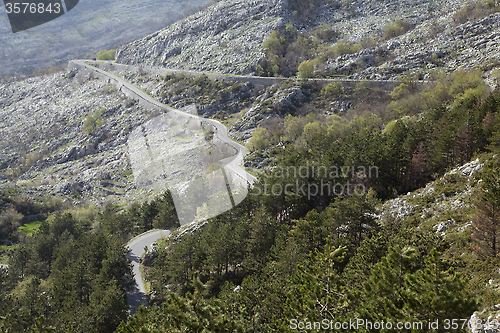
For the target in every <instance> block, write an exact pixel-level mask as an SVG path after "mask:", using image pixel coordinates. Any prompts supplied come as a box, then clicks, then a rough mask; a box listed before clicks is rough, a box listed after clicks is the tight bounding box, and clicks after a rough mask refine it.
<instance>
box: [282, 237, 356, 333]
mask: <svg viewBox="0 0 500 333" xmlns="http://www.w3.org/2000/svg"><path fill="white" fill-rule="evenodd" d="M330 243H331V241H330V240H328V244H327V245H325V250H324V251H323V252H320V251H318V250H317V249H316V250H315V251H314V253H313V252H311V253H310V255H309V260H308V261H307V262H306V264H304V265H298V266H297V273H296V274H295V275H294V277H293V280H294V282H295V283H294V285H295V288H294V289H293V290H292V291H291V292H290V293H289V295H288V296H287V302H286V305H285V314H286V317H287V318H296V319H298V320H301V319H304V320H308V321H309V320H314V321H321V320H324V319H328V320H335V319H338V318H340V315H341V314H342V313H343V311H344V310H345V307H346V302H347V297H346V295H345V294H344V292H343V291H342V290H341V285H340V279H339V271H338V270H339V267H342V262H343V261H344V257H345V254H346V248H345V247H338V248H334V247H333V246H332V245H330ZM285 326H286V325H285ZM283 328H284V327H283Z"/></svg>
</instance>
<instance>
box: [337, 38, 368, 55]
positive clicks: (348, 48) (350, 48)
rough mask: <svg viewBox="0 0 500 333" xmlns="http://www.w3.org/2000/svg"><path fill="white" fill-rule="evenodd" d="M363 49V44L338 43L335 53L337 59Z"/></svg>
mask: <svg viewBox="0 0 500 333" xmlns="http://www.w3.org/2000/svg"><path fill="white" fill-rule="evenodd" d="M362 49H363V48H362V46H361V44H354V43H351V42H338V43H337V44H335V45H334V46H333V53H334V54H335V56H336V57H340V56H341V55H344V54H352V53H356V52H358V51H361V50H362Z"/></svg>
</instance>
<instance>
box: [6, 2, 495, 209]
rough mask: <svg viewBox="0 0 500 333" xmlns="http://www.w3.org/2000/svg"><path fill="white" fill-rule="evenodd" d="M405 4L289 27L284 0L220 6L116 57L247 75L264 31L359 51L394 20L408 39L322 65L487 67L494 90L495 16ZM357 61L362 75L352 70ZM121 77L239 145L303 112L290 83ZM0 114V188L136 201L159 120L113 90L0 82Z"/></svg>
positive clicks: (331, 10) (314, 14)
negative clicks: (141, 135)
mask: <svg viewBox="0 0 500 333" xmlns="http://www.w3.org/2000/svg"><path fill="white" fill-rule="evenodd" d="M411 4H412V5H411V6H410V2H407V3H400V2H396V1H380V2H377V3H371V2H362V1H357V2H349V3H346V2H345V3H335V2H325V3H324V4H323V5H322V6H320V7H318V8H315V9H314V10H311V11H310V12H309V13H308V14H307V16H304V17H301V18H297V17H296V15H295V14H294V12H295V11H294V7H293V6H292V5H291V4H290V3H289V2H288V1H285V0H274V1H260V0H256V1H249V0H245V1H243V0H242V1H230V0H224V1H219V2H217V3H215V4H214V5H212V6H211V7H209V8H208V9H207V10H205V11H201V12H198V13H196V14H194V15H192V16H190V17H188V18H186V19H183V20H181V21H179V22H177V23H175V24H173V25H171V26H170V27H168V28H166V29H164V30H161V31H158V32H156V33H154V34H152V35H149V36H147V37H144V38H143V39H140V40H137V41H135V42H132V43H130V44H127V45H125V46H123V47H122V48H120V49H119V50H118V52H117V60H118V61H119V62H123V63H126V64H139V65H150V66H161V67H174V68H179V69H195V70H205V71H217V72H222V73H250V74H251V73H253V72H254V70H255V66H256V65H257V64H258V63H259V62H260V61H261V60H262V59H263V57H264V56H265V53H264V50H263V49H262V43H263V41H264V40H265V39H266V38H267V37H268V35H269V34H270V32H271V31H272V30H274V29H279V28H282V27H284V26H285V25H286V24H288V23H292V24H294V25H295V26H296V27H298V28H299V29H301V30H302V31H303V32H304V33H305V34H307V33H309V32H311V31H313V30H314V29H316V28H317V27H318V26H321V25H322V24H330V25H331V27H333V28H334V29H336V30H338V31H339V32H340V33H341V39H340V41H344V42H346V41H347V42H348V41H352V42H360V41H361V40H364V39H366V38H368V37H372V38H379V37H380V35H381V33H382V32H383V29H384V27H385V26H386V25H387V24H389V23H391V22H393V21H394V19H395V18H398V19H404V20H407V21H408V22H410V25H411V29H410V30H409V31H408V32H406V33H404V34H402V35H400V36H398V37H395V38H390V39H389V40H386V41H378V42H377V44H376V45H375V46H372V47H368V48H365V49H363V50H361V51H359V52H356V53H354V54H345V55H342V56H339V57H336V58H334V57H332V58H329V59H327V60H326V65H327V68H329V69H330V70H332V71H333V72H337V73H339V74H342V73H343V74H345V75H350V77H351V78H359V79H364V78H371V79H397V78H399V77H401V76H402V75H406V74H408V73H412V72H414V73H417V74H420V75H421V78H425V77H426V75H427V73H429V72H430V71H432V70H434V69H436V68H442V69H445V70H448V71H450V70H453V69H457V68H461V67H465V68H472V67H481V68H482V69H483V70H487V71H486V74H485V76H486V77H487V78H489V79H490V83H491V84H494V83H495V78H496V75H497V72H496V71H497V70H496V68H495V66H496V61H497V57H498V53H497V52H495V50H496V49H497V48H496V43H497V40H500V39H498V38H497V34H498V21H499V18H500V17H499V14H492V15H489V16H486V17H484V18H479V19H477V20H471V21H469V22H465V23H462V24H458V23H456V22H455V21H454V20H455V19H456V12H457V11H458V10H460V8H462V6H463V1H451V0H450V1H447V2H445V3H442V4H440V5H436V4H434V3H432V2H429V1H419V2H417V3H413V2H412V3H411ZM379 39H380V38H379ZM333 45H335V43H331V45H330V46H333ZM380 54H384V56H383V57H382V59H384V62H383V63H381V64H379V63H377V61H375V60H374V59H375V58H376V57H377V56H378V57H379V58H378V59H379V60H380V59H381V58H380ZM354 63H355V64H356V66H357V67H356V68H358V70H357V72H354V73H352V68H353V66H352V64H354ZM360 64H362V66H361V67H360ZM371 65H373V66H371ZM363 66H364V67H363ZM359 68H362V69H361V70H359ZM363 68H364V69H363ZM117 74H119V75H121V76H122V77H124V78H126V79H127V80H129V81H131V82H133V83H135V84H136V85H138V86H139V87H141V88H142V89H143V90H145V91H147V92H148V93H150V94H151V95H152V96H154V97H155V98H157V99H158V100H160V101H162V102H164V103H168V104H170V105H172V106H173V107H176V108H182V107H185V106H188V105H191V104H195V105H196V107H197V109H198V113H199V114H202V115H204V116H205V117H217V118H219V117H221V116H222V115H229V116H231V115H232V116H233V120H230V121H228V125H229V126H230V127H231V128H230V134H231V136H232V137H233V138H235V139H237V140H239V141H241V142H248V140H249V139H250V138H251V135H252V133H253V131H254V130H255V129H256V128H257V127H258V126H260V125H261V124H262V123H263V122H264V121H266V120H270V119H273V118H277V117H283V116H285V115H286V114H289V113H294V112H296V111H297V110H298V109H300V108H301V106H302V105H303V104H304V103H308V92H306V91H302V89H301V88H300V86H298V85H289V84H286V85H283V86H281V85H278V84H277V85H275V86H273V87H268V88H267V89H257V87H253V86H252V85H250V84H235V83H226V82H225V83H221V82H215V81H210V80H208V79H206V78H203V77H200V78H190V79H189V80H187V79H185V78H179V77H176V76H175V75H174V76H172V77H170V78H168V79H167V80H165V79H164V78H163V77H160V76H158V75H150V74H148V73H145V72H143V73H133V72H122V73H117ZM353 107H356V106H355V103H353V101H351V100H346V99H345V96H344V98H343V99H339V100H335V101H334V102H332V103H331V104H330V105H327V106H325V107H324V109H321V110H319V109H318V110H319V111H320V112H322V113H323V114H331V113H339V114H341V113H342V112H345V111H346V110H348V109H350V108H353ZM0 110H1V111H0V112H1V113H0V126H1V127H0V131H1V132H2V140H1V142H0V145H1V147H2V154H1V156H0V177H1V179H3V180H2V182H3V185H2V186H4V187H6V186H12V185H13V184H17V185H18V186H19V185H23V186H26V189H27V191H28V192H29V193H31V192H32V193H36V194H37V195H46V194H54V193H57V194H60V195H71V196H72V198H73V199H75V198H78V197H79V196H81V197H83V198H86V197H88V198H94V199H93V200H97V199H96V198H101V199H102V200H101V199H99V200H98V201H103V200H104V199H103V198H105V197H107V196H108V197H109V196H112V197H114V198H115V199H116V200H119V201H120V200H121V201H126V200H127V199H126V198H127V196H128V195H129V194H130V193H133V190H134V187H133V183H132V181H133V177H132V174H131V166H130V161H129V160H128V159H127V157H126V141H127V138H128V134H129V133H130V132H131V131H132V130H133V129H134V128H136V127H137V126H138V125H139V124H143V123H145V122H146V121H147V120H148V119H150V118H152V117H154V116H157V114H154V113H152V111H150V110H145V109H144V108H142V107H140V106H138V105H136V104H135V103H134V101H132V100H128V99H126V98H125V97H124V96H123V95H121V94H120V93H118V92H116V88H115V87H114V86H111V85H107V84H106V83H105V82H103V81H100V80H97V79H92V78H89V77H87V76H86V74H84V73H83V72H77V71H65V72H62V73H59V74H54V75H48V76H42V77H38V78H31V79H27V80H24V81H16V80H13V79H11V80H7V81H5V80H4V81H2V83H1V87H0ZM318 110H316V111H318ZM257 159H259V157H257ZM258 164H259V163H257V164H256V165H258ZM141 195H144V193H142V194H140V193H137V196H141ZM134 196H135V194H134ZM73 199H72V200H73ZM77 201H78V200H77Z"/></svg>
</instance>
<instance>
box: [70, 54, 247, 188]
mask: <svg viewBox="0 0 500 333" xmlns="http://www.w3.org/2000/svg"><path fill="white" fill-rule="evenodd" d="M71 62H72V63H74V64H76V65H77V66H79V67H84V68H87V69H90V70H93V71H96V72H98V73H100V74H102V75H105V76H106V77H108V78H109V79H112V80H113V81H116V82H117V83H116V85H117V86H118V88H119V90H121V89H122V88H123V87H125V88H127V89H128V90H130V91H131V92H133V93H134V94H136V95H137V96H139V97H140V98H142V99H143V100H145V101H147V102H149V103H151V104H153V105H155V106H156V107H158V108H160V109H163V110H165V111H170V112H175V113H178V114H181V115H183V116H186V117H191V118H197V119H200V120H202V121H204V122H206V123H209V124H211V125H213V126H214V127H215V128H216V133H215V134H216V135H217V137H218V138H219V139H220V140H221V141H222V142H225V143H227V144H229V145H230V146H232V147H234V148H235V149H236V151H237V154H236V155H235V156H234V157H231V158H228V159H225V160H223V161H221V162H222V164H223V165H224V166H227V167H228V168H229V169H230V170H231V171H233V172H234V173H235V174H236V175H238V176H239V177H240V178H243V179H244V180H245V181H246V182H247V183H248V184H249V185H251V184H253V183H254V182H256V181H257V178H255V177H254V176H253V175H251V174H249V173H248V172H246V171H245V170H244V169H243V168H242V167H241V164H242V162H243V158H244V157H245V155H246V154H247V153H248V150H247V149H246V148H245V146H243V145H241V144H239V143H238V142H236V141H234V140H232V139H231V138H229V136H228V135H227V127H226V126H224V125H223V124H221V123H220V122H219V121H217V120H214V119H208V118H203V117H200V116H198V115H193V114H191V113H188V112H184V111H181V110H178V109H174V108H172V107H170V106H168V105H165V104H163V103H160V102H158V101H157V100H155V99H154V98H153V97H151V96H150V95H148V94H147V93H145V92H143V91H142V90H140V89H139V88H137V87H136V86H134V85H133V84H131V83H130V82H128V81H126V80H124V79H122V78H120V77H118V76H116V75H114V74H111V73H109V72H107V71H105V70H102V69H100V68H97V67H95V66H92V65H90V64H88V60H72V61H71Z"/></svg>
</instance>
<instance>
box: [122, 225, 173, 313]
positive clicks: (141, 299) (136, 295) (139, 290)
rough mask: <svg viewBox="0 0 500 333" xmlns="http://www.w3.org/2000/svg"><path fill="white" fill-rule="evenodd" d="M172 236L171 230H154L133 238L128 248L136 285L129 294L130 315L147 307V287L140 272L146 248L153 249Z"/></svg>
mask: <svg viewBox="0 0 500 333" xmlns="http://www.w3.org/2000/svg"><path fill="white" fill-rule="evenodd" d="M169 234H170V230H152V231H148V232H146V233H143V234H141V235H139V236H137V237H134V238H132V239H131V240H130V241H129V242H128V243H127V246H128V248H129V249H130V252H129V253H128V254H127V257H128V258H130V259H131V260H132V271H133V272H134V279H135V284H134V286H133V287H132V289H130V290H129V291H128V292H127V303H128V306H129V315H133V314H134V313H135V312H136V311H137V309H138V308H139V306H141V305H144V306H146V305H147V304H148V303H147V293H146V285H145V284H144V279H143V277H142V274H141V270H140V260H141V256H142V255H143V254H144V247H146V246H147V247H148V248H151V245H152V244H153V243H154V242H156V241H157V240H158V239H160V238H162V237H166V236H168V235H169Z"/></svg>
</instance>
